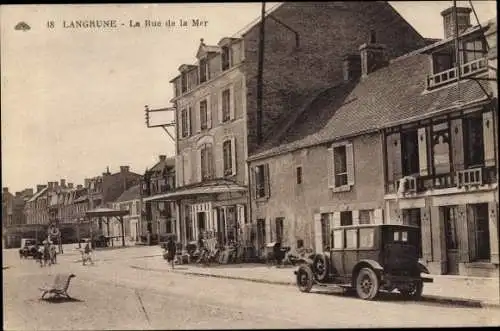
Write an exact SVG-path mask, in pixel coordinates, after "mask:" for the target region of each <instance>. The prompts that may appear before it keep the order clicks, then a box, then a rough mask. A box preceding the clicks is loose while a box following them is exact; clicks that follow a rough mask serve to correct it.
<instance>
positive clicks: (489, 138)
mask: <svg viewBox="0 0 500 331" xmlns="http://www.w3.org/2000/svg"><path fill="white" fill-rule="evenodd" d="M494 135H495V132H494V131H493V112H491V111H489V112H486V113H483V145H484V165H485V166H487V167H489V166H494V165H495V140H494V139H495V136H494Z"/></svg>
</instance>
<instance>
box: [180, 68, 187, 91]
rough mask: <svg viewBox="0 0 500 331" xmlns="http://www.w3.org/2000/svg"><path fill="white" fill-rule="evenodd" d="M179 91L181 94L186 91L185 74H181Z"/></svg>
mask: <svg viewBox="0 0 500 331" xmlns="http://www.w3.org/2000/svg"><path fill="white" fill-rule="evenodd" d="M181 91H182V93H184V92H186V91H187V74H186V73H185V72H183V73H182V74H181Z"/></svg>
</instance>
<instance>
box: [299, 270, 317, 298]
mask: <svg viewBox="0 0 500 331" xmlns="http://www.w3.org/2000/svg"><path fill="white" fill-rule="evenodd" d="M312 286H313V273H312V270H311V267H309V266H308V265H302V266H300V267H299V269H298V270H297V287H298V288H299V290H300V291H301V292H305V293H307V292H310V291H311V289H312Z"/></svg>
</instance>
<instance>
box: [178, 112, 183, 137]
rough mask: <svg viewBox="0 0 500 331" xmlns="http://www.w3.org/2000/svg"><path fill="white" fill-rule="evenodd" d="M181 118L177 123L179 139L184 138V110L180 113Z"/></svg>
mask: <svg viewBox="0 0 500 331" xmlns="http://www.w3.org/2000/svg"><path fill="white" fill-rule="evenodd" d="M178 114H179V118H178V119H177V123H179V126H178V127H179V138H181V137H184V130H183V129H182V109H181V111H180V112H178Z"/></svg>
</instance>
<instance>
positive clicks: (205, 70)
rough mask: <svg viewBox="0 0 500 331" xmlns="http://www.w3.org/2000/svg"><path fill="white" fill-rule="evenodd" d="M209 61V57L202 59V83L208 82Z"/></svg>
mask: <svg viewBox="0 0 500 331" xmlns="http://www.w3.org/2000/svg"><path fill="white" fill-rule="evenodd" d="M207 73H208V63H207V59H201V60H200V83H203V82H206V81H207V79H208V77H207V76H208V75H207Z"/></svg>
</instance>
